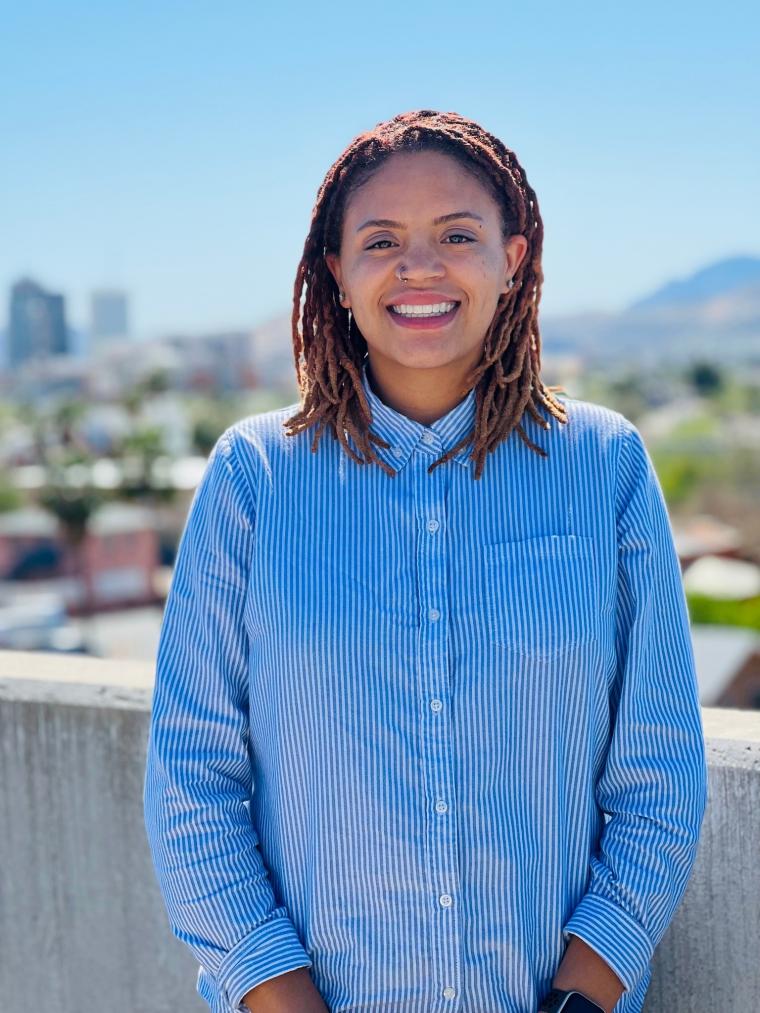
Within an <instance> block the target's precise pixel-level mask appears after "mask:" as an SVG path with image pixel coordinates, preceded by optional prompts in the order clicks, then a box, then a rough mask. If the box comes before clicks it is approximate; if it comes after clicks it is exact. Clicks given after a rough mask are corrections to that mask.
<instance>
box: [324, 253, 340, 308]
mask: <svg viewBox="0 0 760 1013" xmlns="http://www.w3.org/2000/svg"><path fill="white" fill-rule="evenodd" d="M325 263H326V264H327V268H328V270H329V272H330V274H331V275H332V276H333V278H334V279H335V282H336V284H337V286H338V289H339V290H340V291H343V271H342V270H341V266H340V257H339V256H338V254H337V253H326V254H325ZM340 302H341V305H343V303H344V302H345V299H341V300H340Z"/></svg>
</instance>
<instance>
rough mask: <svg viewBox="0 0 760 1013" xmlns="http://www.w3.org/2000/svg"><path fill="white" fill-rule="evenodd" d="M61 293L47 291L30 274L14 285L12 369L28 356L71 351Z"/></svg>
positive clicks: (10, 324) (10, 340)
mask: <svg viewBox="0 0 760 1013" xmlns="http://www.w3.org/2000/svg"><path fill="white" fill-rule="evenodd" d="M70 350H71V349H70V343H69V332H68V328H67V327H66V308H65V301H64V298H63V296H62V295H59V294H57V293H54V292H47V291H45V289H43V288H42V286H41V285H38V284H37V282H35V281H32V280H31V279H30V278H22V279H21V280H20V281H17V282H16V284H15V285H13V286H12V287H11V297H10V312H9V322H8V355H7V363H8V366H9V368H11V369H13V368H14V367H16V366H20V365H21V364H22V363H24V362H28V361H29V360H39V359H46V358H48V357H49V356H51V355H65V354H67V353H68V352H70Z"/></svg>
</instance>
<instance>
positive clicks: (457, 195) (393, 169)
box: [325, 151, 528, 390]
mask: <svg viewBox="0 0 760 1013" xmlns="http://www.w3.org/2000/svg"><path fill="white" fill-rule="evenodd" d="M453 216H456V217H453ZM527 245H528V244H527V240H526V239H525V238H524V237H523V236H520V235H515V236H511V237H509V238H508V239H504V237H503V235H502V222H501V214H500V209H499V206H498V205H497V203H496V201H495V200H494V199H493V197H492V196H491V194H490V193H489V191H488V190H487V189H486V187H485V186H484V185H483V184H482V183H481V182H480V180H479V179H477V177H476V176H474V175H473V174H472V173H470V172H468V171H467V170H466V169H465V168H464V167H463V166H462V165H461V164H460V163H459V162H458V161H456V159H454V158H453V157H451V156H449V155H446V154H443V153H441V152H438V151H419V152H397V153H395V154H393V155H391V156H390V157H389V158H388V159H387V161H386V162H384V163H383V164H382V165H381V166H380V168H379V169H378V170H377V171H376V172H375V173H374V174H373V175H372V176H371V177H370V179H369V180H368V181H367V182H366V183H364V184H363V185H362V186H361V187H360V188H359V189H358V190H356V191H355V192H354V193H353V194H352V195H351V196H350V197H349V198H348V204H347V207H346V210H345V214H344V218H343V228H342V232H341V247H340V254H335V253H328V254H326V255H325V259H326V262H327V265H328V267H329V269H330V271H331V273H332V274H333V277H334V278H335V280H336V282H337V283H338V286H339V287H340V288H341V289H343V291H344V292H345V298H344V299H343V300H342V305H343V306H344V307H346V308H349V307H350V309H351V311H352V313H353V315H354V317H355V320H356V324H357V326H358V327H359V329H360V331H361V333H362V335H363V336H364V338H365V339H366V342H367V346H368V351H369V359H370V365H371V372H372V374H373V376H374V377H376V378H377V379H378V380H379V381H380V386H381V387H383V388H384V389H385V390H392V389H393V388H394V386H397V385H400V387H401V388H406V389H410V386H413V385H414V383H415V382H419V381H420V380H421V379H422V374H423V373H424V379H422V382H423V383H424V384H425V385H427V386H428V387H429V385H431V384H434V385H435V387H436V389H441V390H444V389H445V390H454V389H456V388H458V387H461V385H462V381H463V379H464V378H465V377H466V375H467V374H468V373H469V371H470V370H471V369H472V368H473V367H474V366H476V365H477V363H478V362H479V361H480V359H481V357H482V353H483V342H484V339H485V336H486V333H487V331H488V328H489V326H490V324H491V321H492V320H493V317H494V314H495V313H496V310H497V306H498V301H499V296H500V295H501V294H502V293H506V292H508V291H509V288H508V281H509V279H510V278H511V277H512V275H513V274H514V273H515V271H516V270H517V267H518V265H519V264H520V261H521V260H522V259H523V257H524V256H525V253H526V251H527ZM401 265H403V266H404V268H405V270H404V271H403V276H404V277H405V278H407V279H408V280H407V281H406V282H403V281H401V280H400V278H399V267H400V266H401ZM451 303H455V304H456V305H455V306H454V307H453V308H452V309H450V306H451ZM392 306H396V307H397V308H398V307H401V309H402V313H401V314H399V313H398V311H394V310H393V309H391V307H392ZM411 306H416V307H417V308H418V309H417V312H419V307H420V306H426V307H427V308H428V309H427V311H426V312H430V307H431V306H432V307H433V312H434V313H436V312H440V311H447V310H450V311H448V312H443V313H442V315H437V316H425V317H424V318H420V317H419V316H414V317H410V316H408V315H405V314H403V308H404V307H407V308H410V307H411ZM408 312H409V310H408V309H407V313H408Z"/></svg>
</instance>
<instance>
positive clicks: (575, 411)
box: [558, 394, 636, 441]
mask: <svg viewBox="0 0 760 1013" xmlns="http://www.w3.org/2000/svg"><path fill="white" fill-rule="evenodd" d="M558 399H559V400H560V401H561V402H562V404H563V405H564V406H565V408H566V410H567V418H568V423H567V425H568V431H570V430H573V431H574V432H575V433H576V435H577V436H578V437H585V438H587V439H596V440H600V441H609V440H620V439H623V438H624V437H625V434H626V433H628V432H630V431H632V430H634V429H635V428H636V427H635V425H634V424H633V422H631V420H630V419H628V418H626V417H625V415H623V414H621V412H618V411H615V409H614V408H608V407H607V406H606V405H602V404H597V403H596V402H594V401H583V400H581V399H580V398H574V397H565V396H564V395H562V394H560V395H559V398H558Z"/></svg>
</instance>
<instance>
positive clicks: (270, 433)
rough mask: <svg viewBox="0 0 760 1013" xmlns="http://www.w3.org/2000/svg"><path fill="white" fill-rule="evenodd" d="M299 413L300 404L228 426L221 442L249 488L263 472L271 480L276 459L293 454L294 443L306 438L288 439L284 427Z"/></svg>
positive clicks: (301, 436)
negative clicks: (246, 479) (234, 460)
mask: <svg viewBox="0 0 760 1013" xmlns="http://www.w3.org/2000/svg"><path fill="white" fill-rule="evenodd" d="M299 409H300V404H299V403H298V402H295V403H293V404H289V405H285V406H283V407H282V408H274V409H272V410H271V411H266V412H257V413H255V414H253V415H246V416H245V417H244V418H241V419H238V421H237V422H234V423H233V424H232V425H231V426H229V427H228V428H227V429H226V430H225V431H224V433H223V434H222V436H221V437H220V440H221V441H223V442H224V443H226V444H227V445H228V446H229V447H230V448H231V452H232V454H233V456H234V457H235V458H236V459H237V464H238V467H239V468H241V470H242V471H243V472H244V473H245V474H246V477H247V478H248V479H249V481H250V482H252V484H256V482H257V481H258V476H259V475H260V474H261V473H262V471H263V472H264V473H265V474H267V475H270V476H271V472H272V467H273V464H274V463H275V461H276V460H277V458H280V457H282V456H284V455H289V454H292V452H293V448H294V443H295V442H299V441H302V440H303V439H304V437H305V434H303V433H301V434H299V436H296V437H292V436H288V435H287V433H286V431H285V423H286V422H287V421H288V419H290V418H292V417H293V415H295V414H296V412H297V411H298V410H299Z"/></svg>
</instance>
